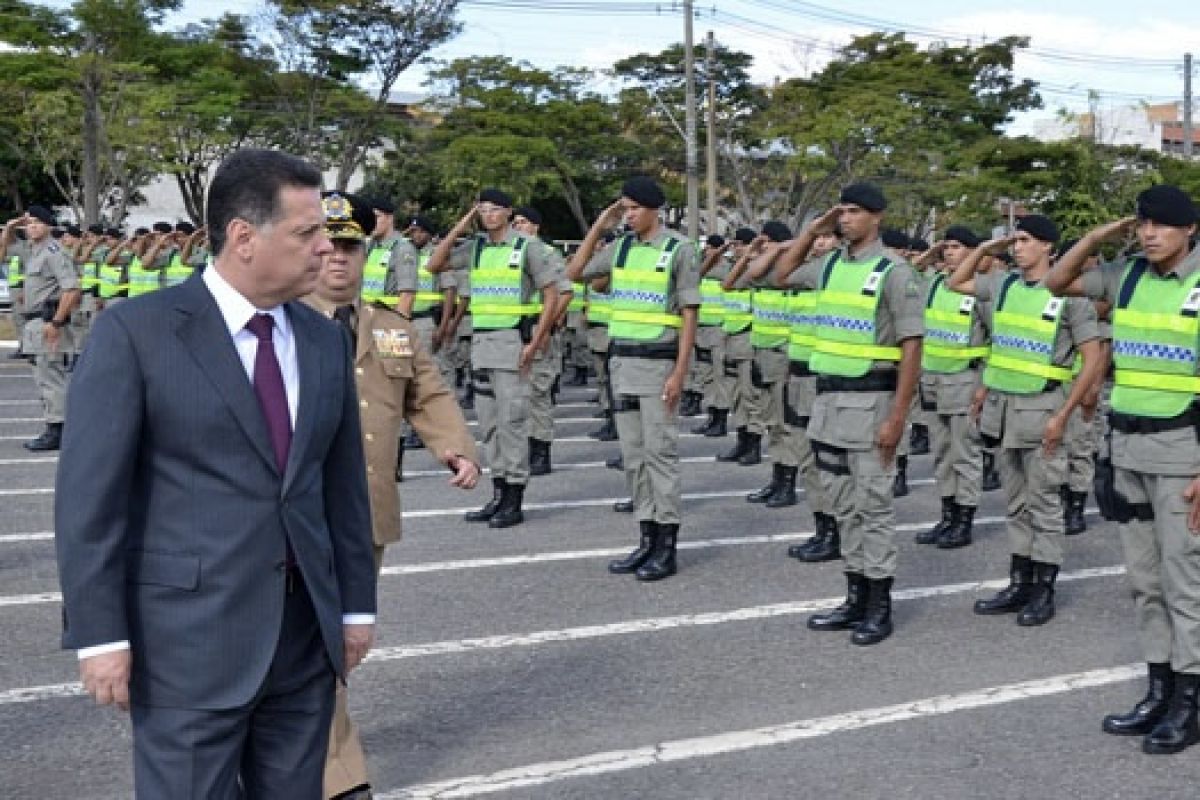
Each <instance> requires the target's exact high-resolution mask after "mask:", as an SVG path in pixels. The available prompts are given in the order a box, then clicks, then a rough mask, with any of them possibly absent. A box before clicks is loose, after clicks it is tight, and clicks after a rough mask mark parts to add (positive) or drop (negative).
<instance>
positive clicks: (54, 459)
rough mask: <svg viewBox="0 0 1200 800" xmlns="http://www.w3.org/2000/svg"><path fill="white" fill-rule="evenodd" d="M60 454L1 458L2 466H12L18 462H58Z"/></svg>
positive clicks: (0, 463) (0, 464)
mask: <svg viewBox="0 0 1200 800" xmlns="http://www.w3.org/2000/svg"><path fill="white" fill-rule="evenodd" d="M57 463H58V456H50V457H48V458H47V457H42V458H0V466H5V467H11V466H16V465H17V464H57Z"/></svg>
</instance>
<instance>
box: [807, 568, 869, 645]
mask: <svg viewBox="0 0 1200 800" xmlns="http://www.w3.org/2000/svg"><path fill="white" fill-rule="evenodd" d="M866 617H867V578H866V576H865V575H863V574H862V573H861V572H847V573H846V599H845V600H844V601H843V602H842V604H841V605H840V606H838V607H837V608H835V609H833V610H832V611H826V612H824V613H822V614H813V615H812V616H811V617H809V618H808V627H809V628H810V629H812V630H814V631H848V630H850V629H851V628H856V627H858V623H860V622H862V621H863V620H864V619H866Z"/></svg>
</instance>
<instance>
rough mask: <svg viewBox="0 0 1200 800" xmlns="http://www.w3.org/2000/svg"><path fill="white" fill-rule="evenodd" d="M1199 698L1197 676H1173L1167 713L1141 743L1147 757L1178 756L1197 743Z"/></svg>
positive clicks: (1199, 681) (1199, 738)
mask: <svg viewBox="0 0 1200 800" xmlns="http://www.w3.org/2000/svg"><path fill="white" fill-rule="evenodd" d="M1198 695H1200V675H1193V674H1191V673H1187V672H1176V673H1175V687H1174V689H1173V691H1172V692H1171V702H1170V704H1169V705H1168V706H1167V713H1166V714H1164V715H1163V718H1162V719H1161V720H1159V722H1158V724H1157V725H1155V726H1154V730H1152V731H1150V733H1149V735H1147V736H1146V738H1145V739H1143V740H1142V752H1145V753H1149V754H1150V755H1169V754H1171V753H1178V752H1179V751H1181V750H1185V749H1187V748H1188V747H1191V746H1192V745H1194V744H1195V743H1196V742H1197V741H1200V728H1198V726H1197V724H1196V707H1197V697H1198Z"/></svg>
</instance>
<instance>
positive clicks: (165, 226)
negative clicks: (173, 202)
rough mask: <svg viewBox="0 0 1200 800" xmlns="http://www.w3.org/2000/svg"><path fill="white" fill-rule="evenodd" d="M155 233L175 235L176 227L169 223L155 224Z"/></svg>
mask: <svg viewBox="0 0 1200 800" xmlns="http://www.w3.org/2000/svg"><path fill="white" fill-rule="evenodd" d="M154 232H155V233H174V232H175V226H174V225H172V224H171V223H169V222H156V223H154Z"/></svg>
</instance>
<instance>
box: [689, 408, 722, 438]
mask: <svg viewBox="0 0 1200 800" xmlns="http://www.w3.org/2000/svg"><path fill="white" fill-rule="evenodd" d="M716 421H717V409H715V408H713V407H712V406H709V407H708V416H707V417H706V418H705V420H704V422H701V423H700V424H699V425H695V426H693V427H692V433H698V434H700V435H701V436H707V435H708V432H709V431H710V430H712V426H713V425H714V424H715V423H716Z"/></svg>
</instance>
